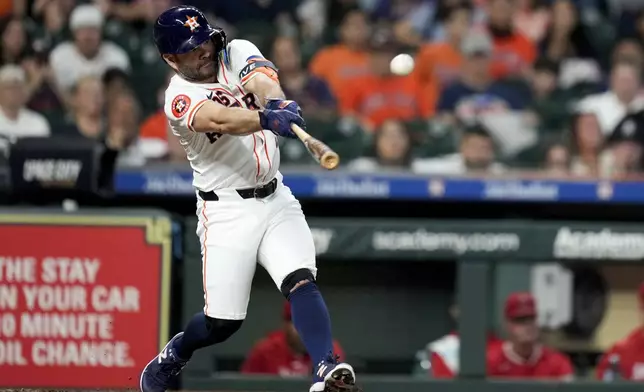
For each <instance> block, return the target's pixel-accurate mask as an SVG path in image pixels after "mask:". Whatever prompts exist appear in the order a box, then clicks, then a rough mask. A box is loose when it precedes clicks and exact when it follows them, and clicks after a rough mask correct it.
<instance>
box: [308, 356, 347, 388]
mask: <svg viewBox="0 0 644 392" xmlns="http://www.w3.org/2000/svg"><path fill="white" fill-rule="evenodd" d="M315 375H316V378H317V379H318V380H319V381H316V382H314V383H313V385H311V388H310V389H309V392H353V391H355V390H356V386H355V384H356V374H355V372H354V371H353V367H351V365H349V364H348V363H338V362H337V357H331V356H330V357H328V358H325V359H324V360H323V361H321V362H320V363H319V364H318V366H317V370H316V372H315Z"/></svg>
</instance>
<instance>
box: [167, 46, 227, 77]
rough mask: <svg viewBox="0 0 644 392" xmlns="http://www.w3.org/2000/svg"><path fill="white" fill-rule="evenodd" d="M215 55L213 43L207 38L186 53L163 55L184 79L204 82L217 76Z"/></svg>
mask: <svg viewBox="0 0 644 392" xmlns="http://www.w3.org/2000/svg"><path fill="white" fill-rule="evenodd" d="M216 56H217V53H216V51H215V44H214V43H213V42H212V41H211V40H208V41H206V42H205V43H204V44H203V45H201V46H199V47H197V48H195V49H194V50H192V51H190V52H188V53H183V54H178V55H174V56H165V59H166V60H167V61H168V64H170V66H171V67H172V68H174V70H175V71H177V72H178V73H180V74H181V75H183V76H184V77H185V78H186V79H189V80H195V81H199V82H204V81H208V80H210V79H214V78H215V77H216V76H217V58H216Z"/></svg>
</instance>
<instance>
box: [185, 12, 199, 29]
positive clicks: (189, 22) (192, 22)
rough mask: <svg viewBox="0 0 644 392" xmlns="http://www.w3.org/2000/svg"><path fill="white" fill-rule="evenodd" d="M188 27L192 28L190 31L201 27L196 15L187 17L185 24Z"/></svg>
mask: <svg viewBox="0 0 644 392" xmlns="http://www.w3.org/2000/svg"><path fill="white" fill-rule="evenodd" d="M183 25H184V26H186V27H189V28H190V31H191V32H193V31H195V30H196V29H197V27H199V26H200V25H199V22H197V17H196V16H188V17H187V19H186V23H184V24H183Z"/></svg>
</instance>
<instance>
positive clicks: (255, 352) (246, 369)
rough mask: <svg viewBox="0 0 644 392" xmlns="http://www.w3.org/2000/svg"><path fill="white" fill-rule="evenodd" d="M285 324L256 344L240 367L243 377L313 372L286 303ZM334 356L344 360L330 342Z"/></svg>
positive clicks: (288, 375) (300, 374)
mask: <svg viewBox="0 0 644 392" xmlns="http://www.w3.org/2000/svg"><path fill="white" fill-rule="evenodd" d="M282 319H283V320H284V324H283V326H282V328H281V329H279V330H276V331H273V332H271V333H269V334H268V336H266V337H265V338H264V339H262V340H260V341H259V342H257V343H256V344H255V345H254V346H253V348H252V349H251V351H250V353H249V354H248V356H247V357H246V361H244V363H243V364H242V368H241V373H243V374H270V375H275V376H278V375H279V376H282V377H291V376H301V377H308V376H310V375H311V373H312V371H313V367H312V363H311V358H310V357H309V355H308V354H307V352H306V347H304V344H303V343H302V340H301V339H300V336H299V335H298V333H297V330H296V329H295V326H294V325H293V321H292V320H291V305H290V304H289V303H288V302H286V303H285V304H284V310H283V311H282ZM333 351H334V354H335V355H338V356H339V357H340V360H341V361H343V360H344V351H343V350H342V347H340V344H339V343H338V342H337V341H335V340H334V341H333Z"/></svg>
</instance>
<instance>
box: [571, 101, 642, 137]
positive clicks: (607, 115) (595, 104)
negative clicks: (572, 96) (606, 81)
mask: <svg viewBox="0 0 644 392" xmlns="http://www.w3.org/2000/svg"><path fill="white" fill-rule="evenodd" d="M642 109H644V96H642V95H639V96H638V97H636V98H635V99H634V100H633V101H632V102H631V103H630V104H629V105H625V104H623V103H622V102H620V100H619V99H618V98H617V96H616V95H615V93H614V92H612V91H607V92H605V93H601V94H593V95H589V96H588V97H586V98H584V99H583V100H581V102H579V106H578V111H579V112H581V113H594V114H595V115H596V116H597V121H599V126H600V128H601V130H602V134H603V135H604V136H608V135H610V133H611V132H613V130H614V129H615V127H616V126H617V124H619V122H620V121H622V119H623V118H624V117H625V116H626V114H628V113H631V112H636V111H639V110H642Z"/></svg>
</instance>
